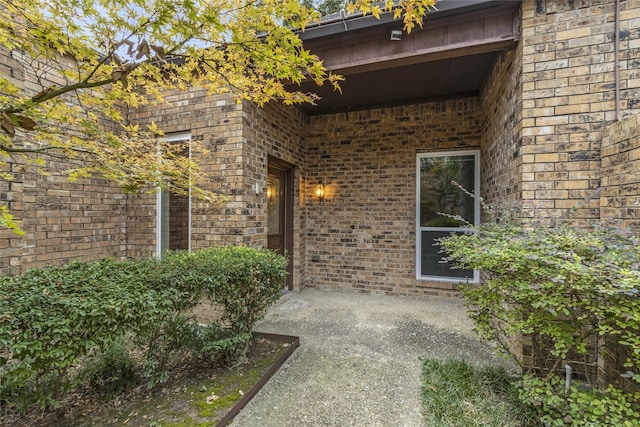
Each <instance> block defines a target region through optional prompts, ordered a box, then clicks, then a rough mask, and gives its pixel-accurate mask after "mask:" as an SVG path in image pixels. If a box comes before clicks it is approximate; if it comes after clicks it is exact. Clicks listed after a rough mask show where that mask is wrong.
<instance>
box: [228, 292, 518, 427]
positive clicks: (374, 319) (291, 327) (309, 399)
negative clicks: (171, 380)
mask: <svg viewBox="0 0 640 427" xmlns="http://www.w3.org/2000/svg"><path fill="white" fill-rule="evenodd" d="M472 327H473V325H472V322H471V321H470V320H469V318H468V317H467V316H466V311H465V307H464V304H463V301H462V299H457V298H438V297H433V298H429V299H423V298H408V297H389V296H382V295H365V294H358V293H347V292H338V291H332V292H328V291H320V290H316V289H305V290H303V291H301V292H289V293H288V294H286V295H284V296H283V297H282V298H281V299H280V300H279V301H278V302H277V303H276V305H275V306H273V307H272V308H271V309H270V310H269V312H268V313H267V315H266V317H265V318H264V320H263V321H261V322H260V323H259V324H258V325H257V327H256V330H258V331H260V332H269V333H277V334H286V335H296V336H299V337H300V348H298V350H297V351H296V352H295V353H294V354H293V356H292V357H291V358H290V359H289V360H288V361H287V362H286V363H285V364H284V365H283V366H282V368H281V369H280V371H278V372H277V373H276V375H274V377H273V378H272V379H271V380H270V381H269V382H268V383H267V384H266V385H265V386H264V388H263V389H262V390H261V391H260V392H259V393H258V394H257V395H256V396H255V397H254V399H253V400H252V401H251V402H250V403H249V404H248V405H247V406H246V407H245V408H244V409H243V410H242V411H241V412H240V414H239V415H238V416H237V417H236V418H235V420H234V422H233V424H232V425H233V426H235V427H270V426H272V427H287V426H291V427H294V426H295V427H300V426H314V427H315V426H362V427H373V426H380V427H391V426H393V427H398V426H405V427H412V426H416V427H417V426H423V425H424V422H423V420H422V415H421V407H420V394H419V391H420V366H421V363H420V360H419V357H420V356H426V357H430V358H438V359H465V360H467V361H469V362H471V363H474V364H487V363H493V364H495V363H506V362H505V361H504V360H502V359H497V358H496V357H495V356H494V355H493V351H492V349H491V348H489V347H488V346H487V345H485V344H483V343H481V342H480V341H479V340H478V339H477V338H476V337H475V335H474V333H473V331H472Z"/></svg>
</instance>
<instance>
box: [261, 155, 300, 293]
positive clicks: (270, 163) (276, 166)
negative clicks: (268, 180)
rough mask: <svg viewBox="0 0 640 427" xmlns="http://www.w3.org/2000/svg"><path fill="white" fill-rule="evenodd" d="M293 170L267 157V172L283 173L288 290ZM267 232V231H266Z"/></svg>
mask: <svg viewBox="0 0 640 427" xmlns="http://www.w3.org/2000/svg"><path fill="white" fill-rule="evenodd" d="M294 170H295V166H294V165H292V164H291V163H288V162H285V161H284V160H281V159H278V158H277V157H273V156H268V157H267V174H268V175H271V174H273V173H272V172H273V171H278V172H280V173H281V174H283V175H284V180H283V182H282V191H283V194H284V212H282V214H283V216H284V229H283V232H284V239H283V240H284V250H285V253H286V255H287V257H288V258H289V263H288V264H287V273H289V274H288V275H287V279H286V282H285V287H286V288H287V289H288V290H293V200H294V197H293V184H294V180H293V178H294ZM267 233H268V231H267Z"/></svg>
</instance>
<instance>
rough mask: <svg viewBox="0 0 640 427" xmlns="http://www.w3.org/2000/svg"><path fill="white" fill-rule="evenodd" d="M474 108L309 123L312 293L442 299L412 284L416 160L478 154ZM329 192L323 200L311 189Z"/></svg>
mask: <svg viewBox="0 0 640 427" xmlns="http://www.w3.org/2000/svg"><path fill="white" fill-rule="evenodd" d="M480 106H481V104H480V100H479V99H478V98H465V99H458V100H450V101H442V102H433V103H427V104H416V105H407V106H403V107H394V108H387V109H374V110H369V111H361V112H350V113H339V114H331V115H322V116H315V117H310V118H309V130H308V158H307V164H308V170H307V181H308V183H309V184H310V185H309V186H308V187H307V190H306V199H307V203H306V210H307V219H306V227H307V228H306V235H305V240H306V245H307V248H306V249H307V281H306V283H307V284H308V285H309V286H318V287H323V288H327V289H350V290H358V291H362V292H379V293H388V294H402V295H425V294H434V293H446V291H447V290H453V289H455V287H456V285H454V284H452V283H439V282H431V281H423V280H416V266H415V264H416V261H415V259H416V252H415V251H416V249H415V240H416V236H415V227H416V220H415V217H416V155H417V153H421V152H433V151H445V150H449V151H451V150H460V149H477V148H479V146H480V139H481V129H482V126H481V108H480ZM319 182H323V183H324V184H325V185H326V196H325V198H324V200H319V199H318V198H317V197H316V196H315V194H314V191H315V184H317V183H319Z"/></svg>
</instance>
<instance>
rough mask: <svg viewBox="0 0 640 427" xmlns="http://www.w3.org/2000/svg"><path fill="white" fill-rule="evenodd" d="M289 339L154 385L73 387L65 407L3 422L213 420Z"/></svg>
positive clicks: (174, 426)
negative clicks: (112, 392)
mask: <svg viewBox="0 0 640 427" xmlns="http://www.w3.org/2000/svg"><path fill="white" fill-rule="evenodd" d="M289 346H290V344H283V343H281V342H276V341H271V340H268V339H266V338H262V337H261V338H254V340H253V341H252V343H251V345H250V346H249V350H248V352H247V355H246V357H245V358H244V359H243V360H242V361H241V362H240V363H237V364H236V365H234V366H219V365H216V364H212V363H211V362H204V361H189V362H188V363H184V364H181V365H179V366H176V367H175V368H174V369H172V375H171V378H170V380H169V381H168V382H167V383H166V384H163V385H162V386H158V387H156V388H155V389H153V390H150V391H149V390H147V389H146V387H145V386H144V385H138V386H137V387H135V388H133V389H131V390H129V391H127V392H125V393H121V394H119V395H117V396H112V397H107V396H104V395H101V394H99V393H98V392H96V391H95V390H92V389H86V390H82V391H78V392H75V393H72V394H71V395H70V397H69V399H68V403H67V405H66V406H65V407H64V408H61V409H60V410H57V411H49V412H44V413H43V412H32V413H29V414H27V415H26V416H22V417H17V416H16V414H10V413H3V414H0V425H14V426H25V427H26V426H48V427H49V426H50V427H86V426H114V425H118V426H149V427H193V426H214V425H216V424H217V423H218V422H219V421H220V420H221V419H222V417H224V416H225V414H226V413H227V412H228V411H229V410H230V409H231V408H233V406H234V405H235V404H236V403H237V402H238V401H239V400H240V399H242V397H243V396H244V395H245V394H246V393H247V392H248V391H249V390H251V389H252V387H253V386H254V385H255V384H256V383H257V382H258V381H259V379H260V378H261V377H262V375H263V374H264V373H265V372H266V370H267V369H268V368H269V367H270V366H271V365H272V364H273V363H274V362H275V361H277V360H278V358H279V357H280V356H281V355H282V354H283V353H284V352H286V350H287V347H289Z"/></svg>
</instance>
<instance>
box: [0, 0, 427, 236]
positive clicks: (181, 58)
mask: <svg viewBox="0 0 640 427" xmlns="http://www.w3.org/2000/svg"><path fill="white" fill-rule="evenodd" d="M434 3H435V0H407V1H403V2H400V3H399V4H398V5H396V4H395V3H394V2H387V3H386V4H385V5H383V6H382V7H381V6H379V5H377V4H374V3H373V2H371V1H370V0H357V2H356V3H355V4H354V5H353V6H351V10H352V11H355V10H356V9H357V10H359V11H360V12H362V13H372V14H374V15H376V16H379V15H380V13H381V12H382V10H383V9H388V10H393V13H394V16H396V17H398V18H399V17H400V16H401V15H403V13H402V11H405V14H404V19H405V23H406V24H405V25H406V27H407V29H408V30H410V29H411V28H413V27H414V26H415V25H416V23H417V24H419V25H421V24H422V14H423V13H424V12H425V11H426V10H427V8H428V7H429V6H432V5H433V4H434ZM319 17H320V14H319V13H318V12H317V11H315V10H313V9H310V8H308V7H305V6H304V5H303V4H301V2H300V1H299V0H260V1H254V0H210V1H203V0H151V1H147V0H134V1H128V0H59V1H55V2H51V1H44V0H0V53H2V55H8V56H9V57H10V58H11V60H12V61H14V62H13V65H10V66H9V67H6V68H4V67H3V68H2V74H0V179H2V180H5V181H6V180H12V179H14V173H12V165H13V164H25V163H26V164H29V165H31V166H34V167H35V168H36V170H37V171H38V172H41V173H46V162H45V159H46V158H47V156H52V155H53V156H62V157H63V158H65V159H69V158H71V159H76V160H77V162H76V163H77V165H78V166H77V168H75V169H74V170H72V171H69V173H70V177H71V179H75V178H78V177H81V176H88V175H90V174H99V175H101V176H102V177H104V178H107V179H110V180H113V181H115V182H117V183H118V184H119V185H121V186H122V187H124V188H125V189H129V190H137V189H138V188H140V187H141V186H143V185H145V184H152V185H154V186H160V187H163V188H167V187H171V188H170V189H171V190H172V191H174V192H177V193H184V192H186V191H187V189H188V188H191V193H192V194H193V195H194V196H200V197H202V198H205V199H206V198H212V197H215V195H213V194H210V193H207V192H205V191H201V190H199V187H198V185H197V184H198V182H199V178H200V176H201V174H202V172H201V171H200V170H199V169H198V167H197V164H196V163H195V162H193V161H192V160H190V159H188V158H185V157H184V156H180V155H179V152H173V153H172V152H164V153H161V155H159V153H158V149H157V140H158V135H159V134H161V127H162V126H161V125H160V126H158V125H157V124H155V123H153V124H151V125H150V126H149V127H148V128H140V127H139V126H137V125H136V124H134V123H130V122H129V121H128V120H127V116H126V111H127V110H128V109H129V108H136V107H139V106H142V105H145V104H155V103H161V102H164V99H163V94H165V93H166V91H167V90H170V89H174V90H188V89H189V88H192V87H199V88H203V89H206V91H207V92H208V93H209V94H220V93H225V92H232V93H233V95H234V97H235V98H236V99H237V100H250V101H253V102H255V103H257V104H258V105H263V104H265V103H267V102H269V101H271V100H280V101H282V102H284V103H285V104H294V103H304V102H314V101H315V100H317V96H316V95H314V94H313V93H307V92H303V91H297V90H291V89H289V88H287V87H285V83H293V84H295V83H300V82H302V81H303V80H308V79H310V80H313V81H315V82H316V83H317V84H318V85H322V84H324V83H328V84H331V85H333V86H334V87H335V88H336V89H339V82H340V80H341V77H340V76H338V75H334V74H332V73H330V72H329V71H327V69H326V68H325V67H324V65H323V63H322V61H321V59H320V58H318V57H317V56H315V55H314V54H312V53H310V52H309V51H308V50H306V49H304V47H303V45H302V41H301V40H300V38H299V36H298V33H299V31H303V30H304V29H305V28H306V27H307V26H308V25H310V24H311V23H312V22H314V21H315V20H316V19H318V18H319ZM11 67H14V68H15V69H12V68H11ZM14 71H15V74H14ZM192 149H193V150H194V151H196V152H197V151H198V150H203V148H202V147H200V146H198V145H197V144H195V143H194V146H193V147H192ZM169 151H170V150H169ZM161 157H162V160H159V159H160V158H161ZM6 215H7V213H6V212H4V211H3V212H2V217H3V218H4V222H3V223H0V225H2V226H3V227H6V223H8V224H12V222H11V218H10V217H7V216H6Z"/></svg>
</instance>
